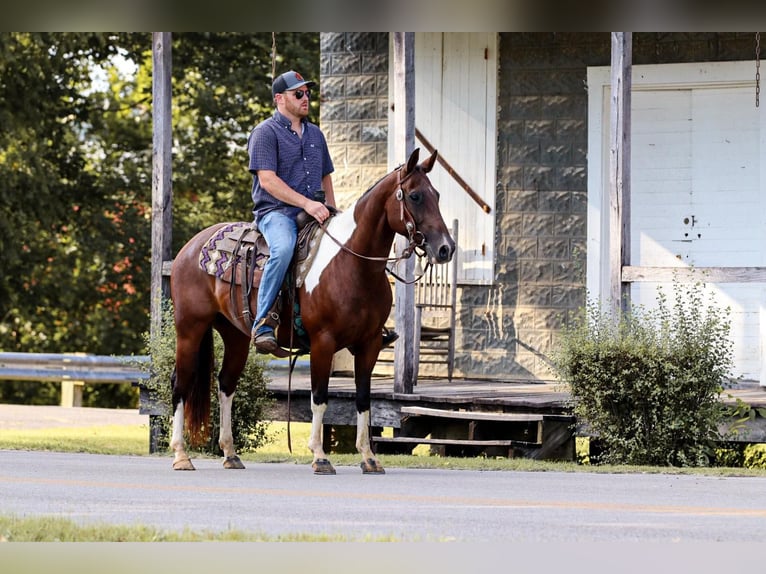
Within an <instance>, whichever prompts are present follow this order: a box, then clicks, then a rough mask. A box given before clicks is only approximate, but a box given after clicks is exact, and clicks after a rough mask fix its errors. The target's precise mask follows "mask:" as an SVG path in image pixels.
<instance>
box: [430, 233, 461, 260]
mask: <svg viewBox="0 0 766 574" xmlns="http://www.w3.org/2000/svg"><path fill="white" fill-rule="evenodd" d="M428 248H429V249H427V251H428V252H429V253H428V258H429V260H430V261H431V263H433V264H434V265H436V264H438V263H447V262H448V261H450V260H451V259H452V255H453V254H454V253H455V242H454V241H453V240H452V238H451V237H450V236H449V235H448V236H447V237H445V238H443V239H442V240H441V241H440V242H439V243H438V244H437V245H431V244H430V243H429V244H428Z"/></svg>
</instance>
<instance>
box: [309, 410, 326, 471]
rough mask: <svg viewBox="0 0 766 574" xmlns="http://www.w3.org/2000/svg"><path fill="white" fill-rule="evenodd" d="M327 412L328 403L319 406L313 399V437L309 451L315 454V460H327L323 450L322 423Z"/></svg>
mask: <svg viewBox="0 0 766 574" xmlns="http://www.w3.org/2000/svg"><path fill="white" fill-rule="evenodd" d="M326 410H327V403H323V404H321V405H317V404H316V403H314V398H313V397H312V398H311V436H310V437H309V450H310V451H311V452H313V453H314V460H317V459H320V458H327V456H326V455H325V452H324V449H323V448H322V421H323V420H324V413H325V411H326Z"/></svg>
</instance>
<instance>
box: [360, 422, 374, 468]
mask: <svg viewBox="0 0 766 574" xmlns="http://www.w3.org/2000/svg"><path fill="white" fill-rule="evenodd" d="M356 449H357V450H358V451H359V453H360V454H361V455H362V459H363V460H367V459H368V458H375V455H374V454H372V449H371V448H370V411H369V410H367V411H364V412H362V413H356Z"/></svg>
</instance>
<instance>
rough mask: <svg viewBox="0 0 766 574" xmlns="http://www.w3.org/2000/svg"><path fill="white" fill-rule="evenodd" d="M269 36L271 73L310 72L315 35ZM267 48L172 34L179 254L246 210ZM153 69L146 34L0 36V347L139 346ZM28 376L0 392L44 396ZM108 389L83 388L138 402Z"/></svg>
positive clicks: (123, 350) (3, 396)
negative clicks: (251, 138) (249, 145)
mask: <svg viewBox="0 0 766 574" xmlns="http://www.w3.org/2000/svg"><path fill="white" fill-rule="evenodd" d="M276 42H277V50H278V52H279V57H278V60H279V62H278V63H277V65H276V67H277V73H279V72H281V71H282V67H283V64H282V61H284V62H287V63H286V64H284V68H285V69H287V68H288V67H290V68H292V67H294V68H296V69H300V70H305V74H307V75H311V76H313V77H317V76H318V74H319V57H318V56H319V43H318V34H299V33H295V34H282V33H279V34H276ZM271 46H272V36H271V34H270V33H257V34H239V33H237V34H233V33H207V34H199V33H193V34H192V33H189V34H185V33H180V34H174V35H173V46H172V49H173V98H174V100H173V138H174V146H173V185H174V189H173V192H174V203H173V217H174V231H173V239H174V249H173V250H174V252H175V251H177V249H178V248H180V246H181V245H182V244H183V243H184V242H185V241H186V240H187V239H189V238H190V237H191V236H192V235H193V234H194V233H196V231H198V230H199V229H201V228H202V227H204V226H206V225H209V224H211V223H214V222H216V221H221V220H226V219H249V218H250V209H251V201H250V193H249V191H250V176H249V174H248V173H247V154H246V139H247V134H248V132H249V130H250V129H251V127H252V126H253V125H255V124H256V123H257V122H258V121H260V120H261V119H263V118H265V117H268V115H270V114H271V113H272V102H271V92H270V87H269V86H270V83H271V65H272V61H271ZM120 62H127V63H132V64H133V65H134V66H135V72H134V73H131V72H130V71H129V70H128V71H126V68H129V66H128V67H126V66H125V65H120ZM151 73H152V45H151V35H150V34H148V33H122V34H106V33H63V34H54V33H40V34H33V33H0V269H2V273H1V274H0V350H2V351H21V352H72V351H85V352H89V353H95V354H118V355H122V354H131V353H143V352H145V350H144V346H143V341H142V333H143V332H145V331H146V330H147V328H148V325H149V310H148V309H149V299H148V294H149V282H150V260H151V181H152V108H151V96H152V93H151V89H152V86H151ZM314 105H316V104H314ZM33 385H34V387H33V388H31V387H29V386H24V387H20V386H12V385H8V384H5V383H4V384H3V385H0V400H14V401H17V402H34V401H35V400H37V399H36V395H40V397H41V398H40V400H42V401H44V402H51V397H52V396H53V395H54V394H55V393H54V391H53V390H51V387H49V388H47V389H46V387H45V386H44V385H39V384H37V383H34V384H33ZM112 387H113V386H112V385H99V386H96V387H94V388H92V389H86V396H85V400H86V401H90V403H92V404H94V403H95V404H99V403H104V404H110V401H111V404H113V400H114V398H115V397H116V396H117V395H120V394H121V393H123V392H125V393H129V394H130V396H131V397H132V398H131V399H130V400H133V401H134V400H135V392H130V391H129V390H128V389H125V388H124V386H123V388H122V390H119V389H113V388H112ZM19 389H22V390H21V391H20V390H19ZM53 402H55V399H54V400H53Z"/></svg>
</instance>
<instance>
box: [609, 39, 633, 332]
mask: <svg viewBox="0 0 766 574" xmlns="http://www.w3.org/2000/svg"><path fill="white" fill-rule="evenodd" d="M632 38H633V35H632V33H631V32H612V70H611V72H612V82H611V83H612V94H611V110H610V119H611V122H610V125H611V128H610V129H611V131H610V149H609V305H610V308H611V310H612V311H613V316H614V317H615V318H617V317H619V316H620V312H621V311H624V310H625V309H627V305H628V303H629V301H630V283H626V282H623V277H622V268H623V266H628V265H630V105H631V97H630V90H631V84H632V81H631V73H632V58H633V51H632Z"/></svg>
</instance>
